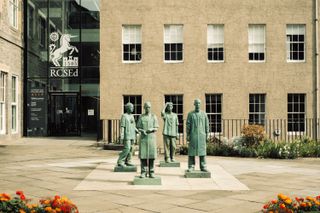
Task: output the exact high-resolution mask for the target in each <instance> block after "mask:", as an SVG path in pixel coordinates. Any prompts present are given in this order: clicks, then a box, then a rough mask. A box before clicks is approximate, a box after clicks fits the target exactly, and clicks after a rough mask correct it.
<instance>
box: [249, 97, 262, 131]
mask: <svg viewBox="0 0 320 213" xmlns="http://www.w3.org/2000/svg"><path fill="white" fill-rule="evenodd" d="M265 119H266V95H265V94H250V95H249V124H258V125H264V124H265Z"/></svg>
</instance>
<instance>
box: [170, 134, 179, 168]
mask: <svg viewBox="0 0 320 213" xmlns="http://www.w3.org/2000/svg"><path fill="white" fill-rule="evenodd" d="M170 142H171V143H170V148H171V150H170V151H171V152H170V158H171V162H174V161H175V155H176V148H177V144H176V137H171V141H170Z"/></svg>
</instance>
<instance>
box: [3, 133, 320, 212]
mask: <svg viewBox="0 0 320 213" xmlns="http://www.w3.org/2000/svg"><path fill="white" fill-rule="evenodd" d="M96 145H97V144H96V142H95V141H92V140H85V139H79V138H68V139H61V138H41V139H39V138H23V139H20V140H17V141H0V193H2V192H8V193H11V194H14V193H15V191H16V190H23V191H24V192H25V194H26V196H28V197H30V198H35V199H38V198H43V197H46V196H53V195H56V194H59V195H65V196H68V197H69V198H70V199H71V200H72V201H73V202H74V203H76V204H77V206H78V207H79V210H80V212H81V213H98V212H99V213H103V212H258V211H259V210H260V209H261V207H262V205H263V203H264V202H265V201H267V200H270V199H273V198H275V197H276V195H277V194H278V193H284V194H287V195H290V196H292V197H294V196H296V195H298V196H307V195H311V196H316V195H319V194H320V159H314V158H310V159H307V158H306V159H297V160H269V159H247V158H225V157H208V158H207V161H208V168H209V170H210V171H211V172H212V178H211V179H202V180H201V179H200V180H199V179H193V180H191V179H185V178H184V177H183V174H184V170H185V169H186V163H187V157H186V156H178V157H177V159H178V160H179V161H180V162H181V168H160V167H158V166H157V167H156V174H158V175H160V176H161V178H162V183H163V184H162V186H134V185H132V180H133V177H134V176H135V175H137V174H138V173H137V174H130V173H127V174H123V173H114V172H113V166H114V165H115V163H116V159H117V155H118V152H117V151H106V150H102V149H101V148H99V147H97V146H96ZM160 158H161V160H162V156H160V157H159V159H158V161H159V160H160ZM134 161H135V162H136V163H138V162H139V161H138V159H137V157H136V156H135V157H134ZM158 161H157V164H158V163H159V162H158Z"/></svg>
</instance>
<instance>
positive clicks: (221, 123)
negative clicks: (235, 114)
mask: <svg viewBox="0 0 320 213" xmlns="http://www.w3.org/2000/svg"><path fill="white" fill-rule="evenodd" d="M208 96H210V100H211V99H212V98H213V97H215V96H220V101H221V103H220V105H221V106H220V107H221V112H220V113H218V112H208V111H207V105H209V104H210V107H211V106H215V104H218V103H217V102H214V101H212V102H210V103H208V102H207V97H208ZM216 107H217V106H216ZM205 112H206V114H207V116H208V120H209V134H210V135H219V134H222V133H223V94H222V93H206V94H205ZM210 115H220V117H221V118H220V119H221V120H220V132H219V131H217V132H214V131H211V125H210V124H211V123H212V125H215V126H217V125H219V123H218V122H214V121H212V122H211V121H210ZM212 128H214V126H212ZM216 128H217V127H216Z"/></svg>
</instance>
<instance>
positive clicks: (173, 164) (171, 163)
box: [159, 161, 180, 167]
mask: <svg viewBox="0 0 320 213" xmlns="http://www.w3.org/2000/svg"><path fill="white" fill-rule="evenodd" d="M159 166H160V167H180V162H178V161H175V162H168V163H167V162H165V161H160V165H159Z"/></svg>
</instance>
